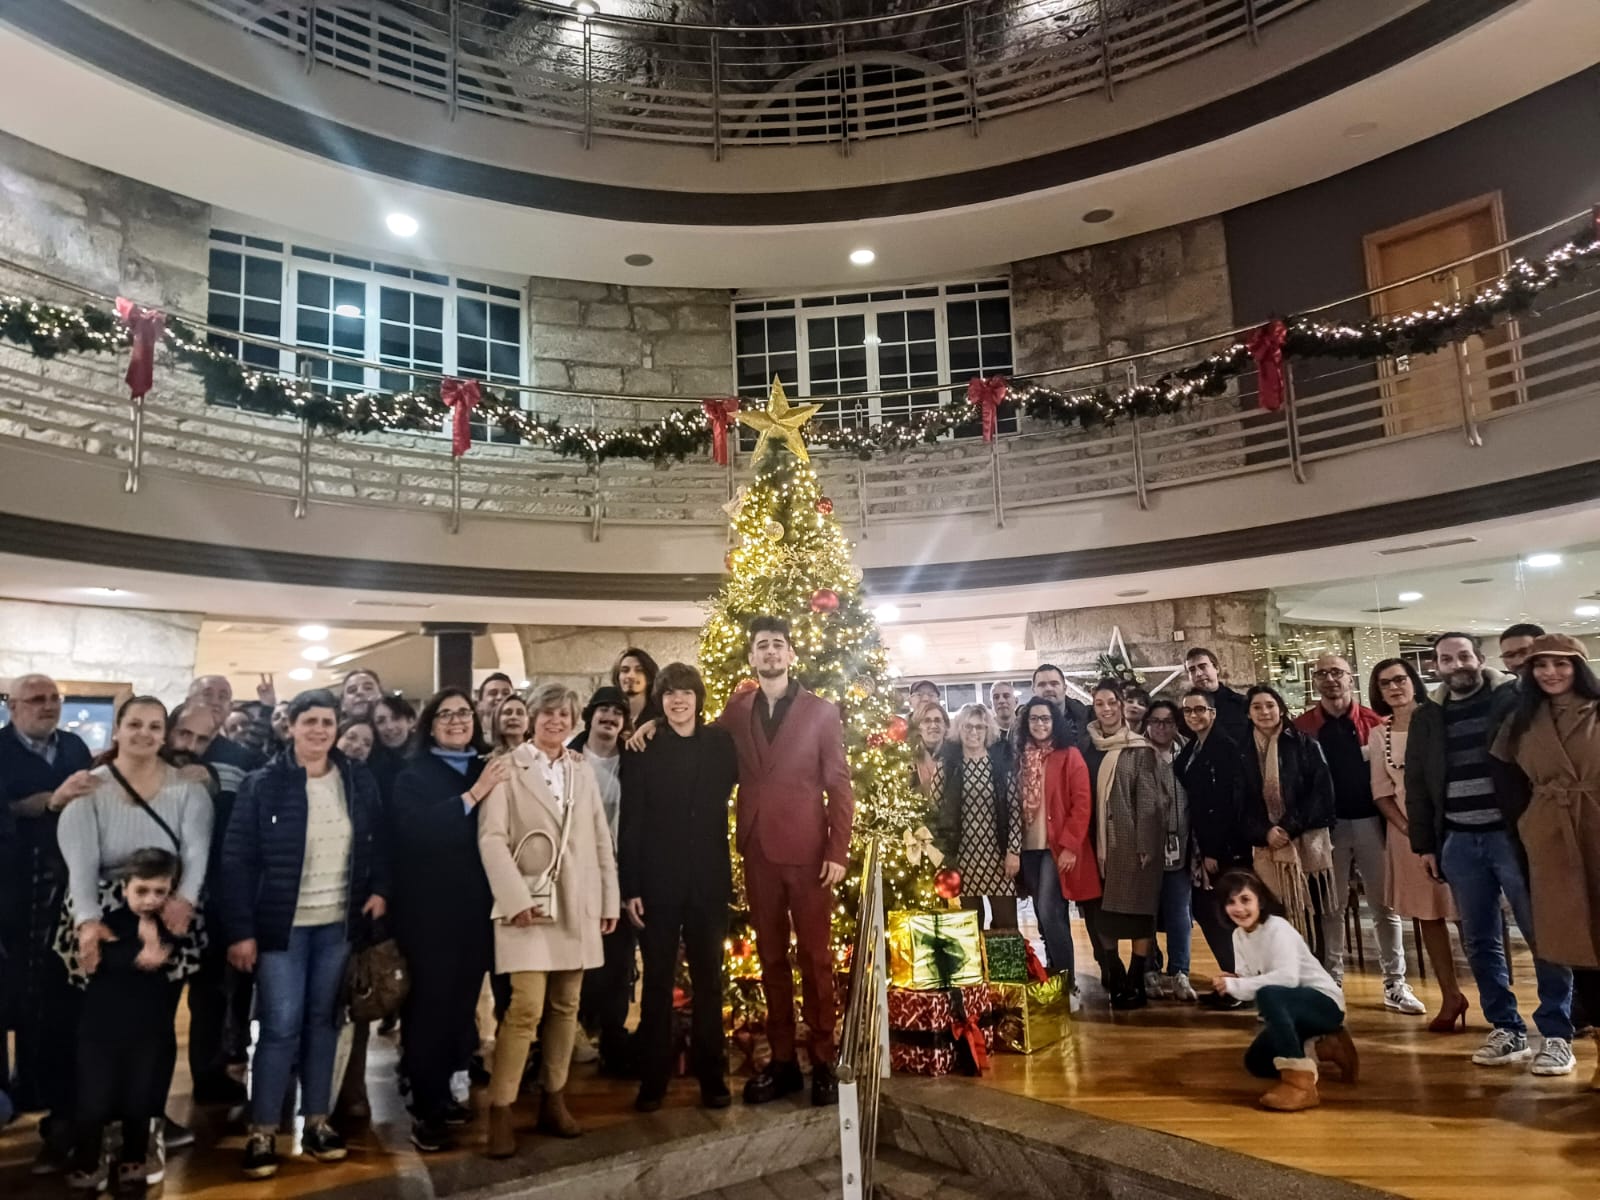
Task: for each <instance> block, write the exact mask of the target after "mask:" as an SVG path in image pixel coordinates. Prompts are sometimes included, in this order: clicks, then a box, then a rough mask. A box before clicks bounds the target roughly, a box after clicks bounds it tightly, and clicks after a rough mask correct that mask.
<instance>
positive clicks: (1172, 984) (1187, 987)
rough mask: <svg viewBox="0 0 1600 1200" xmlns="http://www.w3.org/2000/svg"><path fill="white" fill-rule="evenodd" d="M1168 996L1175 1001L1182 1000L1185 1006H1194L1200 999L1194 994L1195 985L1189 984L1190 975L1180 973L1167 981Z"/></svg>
mask: <svg viewBox="0 0 1600 1200" xmlns="http://www.w3.org/2000/svg"><path fill="white" fill-rule="evenodd" d="M1167 994H1168V995H1169V996H1171V997H1172V998H1173V999H1174V1000H1182V1001H1183V1002H1184V1003H1185V1004H1193V1003H1194V1002H1195V1001H1196V1000H1198V999H1199V998H1200V997H1198V996H1196V995H1195V994H1194V985H1193V984H1192V983H1190V982H1189V973H1188V972H1187V971H1179V972H1178V973H1177V974H1176V975H1172V976H1169V977H1168V979H1167Z"/></svg>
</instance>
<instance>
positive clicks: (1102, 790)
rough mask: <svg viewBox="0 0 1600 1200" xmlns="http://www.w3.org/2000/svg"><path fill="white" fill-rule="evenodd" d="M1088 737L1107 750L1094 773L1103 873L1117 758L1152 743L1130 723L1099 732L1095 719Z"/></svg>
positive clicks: (1096, 827)
mask: <svg viewBox="0 0 1600 1200" xmlns="http://www.w3.org/2000/svg"><path fill="white" fill-rule="evenodd" d="M1089 736H1090V737H1091V738H1092V739H1093V740H1094V745H1095V749H1096V750H1102V751H1104V752H1105V757H1104V758H1102V759H1101V760H1100V769H1099V771H1097V772H1096V773H1095V781H1094V782H1095V791H1094V794H1095V798H1096V800H1097V803H1096V804H1095V806H1094V809H1095V812H1094V853H1095V857H1096V858H1098V859H1099V860H1100V870H1101V872H1102V873H1104V871H1105V868H1106V830H1107V828H1108V825H1107V818H1106V814H1107V813H1108V812H1109V811H1110V810H1111V790H1112V788H1114V787H1115V786H1116V784H1117V760H1118V759H1119V758H1121V757H1122V752H1123V751H1124V750H1137V749H1139V748H1141V747H1144V748H1148V747H1149V745H1150V743H1149V742H1147V741H1145V740H1144V738H1142V737H1140V736H1139V735H1138V734H1137V733H1135V732H1134V731H1133V730H1132V729H1131V728H1129V727H1128V726H1127V725H1124V726H1123V727H1122V728H1121V729H1119V730H1117V732H1115V733H1113V734H1104V733H1101V732H1100V726H1099V724H1098V723H1097V722H1095V721H1090V722H1089Z"/></svg>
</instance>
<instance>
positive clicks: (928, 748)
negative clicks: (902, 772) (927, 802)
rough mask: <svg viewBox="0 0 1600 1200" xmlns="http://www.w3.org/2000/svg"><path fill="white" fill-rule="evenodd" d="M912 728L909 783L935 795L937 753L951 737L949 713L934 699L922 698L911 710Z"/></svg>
mask: <svg viewBox="0 0 1600 1200" xmlns="http://www.w3.org/2000/svg"><path fill="white" fill-rule="evenodd" d="M911 728H912V729H914V730H916V742H915V746H916V749H914V750H913V751H912V752H911V758H912V762H911V786H912V787H914V788H916V789H917V791H918V792H920V793H921V794H922V795H924V796H927V797H930V798H931V797H933V796H934V795H935V791H934V783H935V780H936V779H937V777H938V774H939V755H940V754H941V753H942V752H943V750H944V744H945V742H946V740H948V738H949V737H950V714H949V713H947V712H945V710H944V706H943V705H941V704H940V703H939V702H938V701H936V700H923V701H921V702H919V703H918V704H917V705H916V707H914V708H913V709H912V710H911Z"/></svg>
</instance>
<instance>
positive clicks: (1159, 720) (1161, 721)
mask: <svg viewBox="0 0 1600 1200" xmlns="http://www.w3.org/2000/svg"><path fill="white" fill-rule="evenodd" d="M1177 724H1178V723H1177V722H1176V721H1174V720H1173V719H1172V718H1171V717H1151V718H1149V719H1148V720H1146V721H1145V725H1146V726H1150V725H1161V726H1167V725H1171V726H1174V727H1175V726H1176V725H1177Z"/></svg>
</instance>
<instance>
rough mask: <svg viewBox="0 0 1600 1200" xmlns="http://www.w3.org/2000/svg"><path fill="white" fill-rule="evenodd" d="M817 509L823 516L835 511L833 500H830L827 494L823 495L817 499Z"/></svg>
mask: <svg viewBox="0 0 1600 1200" xmlns="http://www.w3.org/2000/svg"><path fill="white" fill-rule="evenodd" d="M817 511H818V512H819V513H821V514H822V515H823V516H827V515H828V514H829V513H831V512H833V501H832V500H829V499H828V498H827V497H826V496H823V497H822V498H821V499H820V500H818V501H817Z"/></svg>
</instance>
